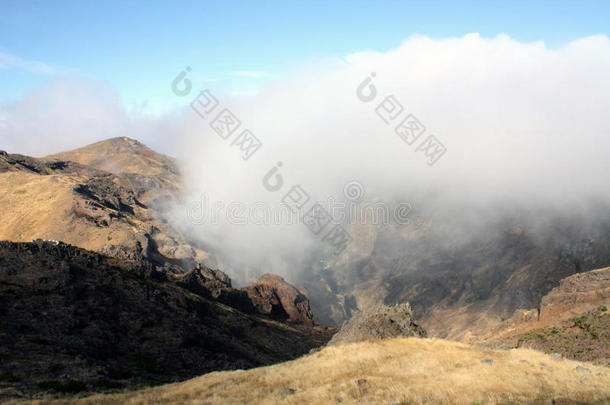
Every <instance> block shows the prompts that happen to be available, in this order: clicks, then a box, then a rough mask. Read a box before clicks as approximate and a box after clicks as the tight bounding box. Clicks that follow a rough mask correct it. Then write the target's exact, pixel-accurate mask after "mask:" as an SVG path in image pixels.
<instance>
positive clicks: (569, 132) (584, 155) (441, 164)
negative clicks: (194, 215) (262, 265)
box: [0, 34, 610, 270]
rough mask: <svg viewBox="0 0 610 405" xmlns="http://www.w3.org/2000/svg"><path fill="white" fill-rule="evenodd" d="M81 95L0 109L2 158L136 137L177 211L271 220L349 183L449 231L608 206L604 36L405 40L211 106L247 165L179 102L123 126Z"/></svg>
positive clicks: (269, 231)
mask: <svg viewBox="0 0 610 405" xmlns="http://www.w3.org/2000/svg"><path fill="white" fill-rule="evenodd" d="M345 61H347V63H345ZM371 72H375V73H376V77H375V78H374V81H373V84H374V85H375V87H376V88H377V91H378V95H377V98H376V99H375V100H374V101H373V102H370V103H364V102H362V101H360V100H359V99H358V98H357V97H356V88H357V87H358V85H359V84H360V83H361V82H362V81H363V80H364V79H365V78H366V77H367V76H368V75H369V74H370V73H371ZM171 79H172V78H168V82H169V81H170V80H171ZM168 86H169V83H168ZM68 88H69V89H71V90H68ZM210 88H211V89H212V91H213V92H214V87H213V86H212V87H210ZM87 89H88V87H87V85H86V84H85V83H72V84H71V85H70V86H68V85H67V84H65V83H64V84H56V85H52V86H49V87H47V88H46V89H43V90H40V91H39V92H36V93H33V94H32V95H30V96H28V97H27V98H26V99H25V100H23V101H22V102H20V103H16V104H12V105H10V106H5V107H4V108H0V116H2V117H4V120H5V123H6V125H5V126H4V127H2V126H0V139H2V144H3V145H4V144H8V145H10V148H8V147H7V148H6V149H9V150H10V151H11V152H22V153H35V154H43V153H51V152H57V151H58V150H61V149H67V148H68V147H76V146H81V145H83V144H86V143H89V142H92V141H95V140H98V139H100V138H104V137H110V136H119V135H126V136H132V137H136V138H139V139H140V140H142V141H143V142H145V143H148V144H150V146H153V147H155V148H157V149H159V150H160V151H162V152H169V153H170V154H177V155H180V156H182V158H183V159H184V162H185V167H186V176H187V181H188V184H189V185H190V187H191V190H190V192H191V196H190V197H187V198H186V201H189V199H196V198H199V193H201V192H206V193H207V194H208V195H209V196H210V198H211V199H212V200H214V201H223V202H225V203H226V204H228V203H230V202H232V201H238V202H244V203H248V204H251V205H252V204H254V203H256V202H266V203H268V204H269V205H273V204H277V203H279V201H280V200H281V197H282V195H283V194H285V192H286V191H287V189H288V188H289V187H290V186H292V185H294V184H299V185H301V186H302V187H304V188H305V189H306V190H307V191H308V192H309V193H310V195H311V198H312V201H313V200H315V199H325V198H326V197H328V196H329V195H335V196H340V194H341V190H342V188H343V185H344V184H345V183H346V182H348V181H350V180H358V181H360V182H361V183H363V184H364V186H365V188H366V190H367V194H368V195H369V196H371V195H376V196H379V197H381V198H382V199H384V200H386V201H391V200H392V199H394V198H398V199H402V200H406V201H409V202H413V203H414V208H415V209H418V208H421V207H422V206H423V207H426V208H429V207H433V206H434V207H437V208H438V209H439V210H446V211H447V212H450V211H451V209H453V210H457V214H452V215H459V216H466V217H472V216H475V217H476V216H477V215H478V214H477V213H478V212H479V211H478V210H479V208H481V207H486V206H491V205H494V204H498V203H500V204H504V205H519V204H520V205H525V206H538V207H541V206H542V207H549V210H550V208H551V207H555V208H557V207H563V208H565V209H585V208H583V207H586V205H585V204H584V203H585V202H586V201H588V199H589V198H591V197H597V198H599V199H601V201H610V189H608V187H607V183H608V179H607V175H608V173H610V159H608V155H609V154H610V121H608V119H607V115H608V111H610V40H609V39H608V38H607V37H606V36H594V37H588V38H582V39H579V40H577V41H573V42H571V43H569V44H566V45H565V46H563V47H561V48H559V49H549V48H548V47H546V46H545V44H544V43H542V42H534V43H522V42H519V41H516V40H513V39H511V38H509V37H508V36H505V35H502V36H498V37H495V38H481V37H480V36H479V35H477V34H469V35H466V36H464V37H460V38H447V39H440V40H434V39H430V38H428V37H425V36H414V37H411V38H408V39H407V40H405V41H404V42H403V43H402V44H401V45H400V46H399V47H397V48H396V49H392V50H390V51H388V52H374V51H367V52H358V53H354V54H351V55H347V56H346V57H345V58H344V59H343V61H340V60H338V59H337V60H335V59H332V60H327V61H315V62H312V63H304V64H303V65H302V66H301V67H300V68H298V69H295V71H294V72H293V74H291V75H286V76H284V77H282V78H277V79H274V80H271V81H269V82H267V84H266V85H265V86H264V87H263V89H262V90H261V91H259V92H258V93H257V94H256V95H254V96H250V97H248V98H231V99H226V98H224V97H223V96H222V95H221V94H219V93H215V95H216V96H218V97H219V98H220V101H221V102H222V107H229V108H231V109H232V111H233V112H234V113H235V114H236V115H237V116H238V118H239V119H240V120H241V121H242V126H243V127H242V128H248V129H250V130H251V131H252V132H253V133H254V134H255V135H256V136H257V137H258V138H259V139H261V140H262V142H263V147H262V148H261V150H260V151H259V152H257V154H256V155H255V156H254V157H252V158H251V159H250V160H248V161H244V160H242V159H241V157H240V153H239V151H238V150H237V149H236V148H235V146H231V140H229V141H225V140H223V139H221V138H220V137H219V136H218V135H216V134H215V133H214V132H213V131H212V130H211V129H210V126H209V121H210V119H209V118H208V119H206V120H203V119H201V118H199V116H198V115H196V114H195V113H194V112H193V111H191V110H190V107H188V105H189V103H190V101H191V100H190V97H185V98H184V100H182V102H183V103H184V106H185V110H184V112H183V113H181V114H176V115H173V116H168V117H165V118H163V119H158V120H153V121H146V120H140V119H137V117H136V118H135V119H134V117H132V116H128V115H127V114H125V113H124V112H123V111H122V110H121V109H120V108H119V107H117V106H118V105H119V103H118V101H117V97H116V95H113V94H112V92H109V91H107V90H100V89H97V90H96V91H89V90H87ZM195 90H196V89H195ZM195 93H196V92H195V91H193V93H192V96H193V97H194V96H195ZM388 95H393V96H394V97H395V98H396V100H398V101H399V102H400V103H401V104H402V105H403V106H404V113H403V115H402V116H403V117H404V114H406V113H412V114H414V115H415V116H416V117H417V118H418V119H419V120H420V121H421V122H422V123H423V124H424V125H425V126H426V131H427V132H426V135H427V134H434V135H435V136H436V137H437V138H438V139H439V140H440V141H441V142H443V143H444V145H445V146H446V147H447V152H446V154H445V155H444V156H443V157H442V158H441V159H440V160H439V161H438V163H436V165H434V166H433V167H429V166H428V165H427V164H426V159H425V156H423V154H422V153H421V152H416V147H415V146H409V145H407V144H406V143H405V142H403V141H402V140H401V139H400V138H399V137H398V136H397V135H396V134H395V133H394V127H395V123H394V124H392V125H388V124H385V123H384V122H383V121H382V120H381V119H380V118H379V117H378V116H377V115H376V113H375V108H376V106H377V105H378V104H379V102H380V101H381V100H382V99H383V98H384V97H385V96H388ZM219 108H221V107H219ZM278 161H282V162H283V167H282V171H281V173H282V175H283V176H284V180H285V187H284V189H283V190H282V191H280V192H277V193H271V192H269V191H267V190H265V189H264V188H263V186H262V177H263V176H264V175H265V173H267V171H268V170H269V169H271V167H273V166H274V165H275V164H276V163H277V162H278ZM431 195H432V196H434V198H431V197H429V196H431ZM424 196H428V197H424ZM454 212H455V211H454ZM176 218H181V219H182V220H183V221H184V220H185V207H179V208H178V209H177V210H176ZM177 220H178V219H177ZM194 231H195V232H196V233H197V236H198V237H200V238H202V239H204V240H206V241H209V242H211V243H213V244H214V245H215V246H218V247H221V248H224V249H225V250H228V251H231V252H233V253H234V254H233V257H238V258H241V259H242V260H243V261H250V262H251V263H256V262H257V261H260V260H262V259H263V258H264V259H268V258H269V257H271V256H273V255H280V256H282V255H283V257H286V256H291V255H292V256H298V254H299V252H303V250H304V249H305V247H306V246H308V243H309V236H308V233H307V230H306V229H304V228H303V227H299V226H292V227H282V226H278V227H269V226H267V227H260V226H251V227H245V226H232V225H230V224H227V223H224V224H219V225H218V226H214V227H211V226H202V227H196V229H195V230H194ZM268 270H272V269H270V268H269V269H268Z"/></svg>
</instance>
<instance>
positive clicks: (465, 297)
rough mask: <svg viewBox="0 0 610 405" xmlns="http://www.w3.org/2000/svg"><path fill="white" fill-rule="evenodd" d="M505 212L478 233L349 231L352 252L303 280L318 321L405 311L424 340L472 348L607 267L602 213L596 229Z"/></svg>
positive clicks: (428, 216)
mask: <svg viewBox="0 0 610 405" xmlns="http://www.w3.org/2000/svg"><path fill="white" fill-rule="evenodd" d="M592 210H593V209H592ZM547 211H550V210H547ZM501 212H502V211H501V210H498V211H497V212H494V213H493V215H496V216H491V215H488V216H487V217H484V218H483V219H480V220H477V221H478V222H477V221H473V222H474V223H478V225H477V226H474V225H472V226H470V225H469V224H467V225H464V224H462V223H460V220H459V219H455V218H453V219H447V218H444V217H439V218H435V216H434V212H424V213H423V214H420V213H418V212H416V211H414V213H413V216H412V218H411V221H410V223H409V224H406V225H392V224H390V225H375V224H370V223H368V224H359V223H355V224H353V225H352V226H351V227H350V229H349V231H350V234H351V235H354V242H352V244H351V245H350V247H349V248H348V249H346V250H345V251H344V252H343V253H342V254H341V255H339V256H337V257H329V258H327V260H325V261H324V263H322V265H320V266H318V267H317V268H314V269H312V271H309V272H307V273H306V274H305V275H304V280H303V284H304V285H305V286H306V287H307V289H308V291H309V292H310V296H311V300H312V308H313V311H314V313H316V314H317V316H318V319H319V320H320V321H321V322H324V323H326V324H334V325H340V324H341V323H342V322H343V321H344V320H346V319H348V318H349V317H350V316H351V314H352V313H354V312H355V311H358V310H361V309H365V308H367V307H370V306H372V305H375V304H377V303H380V302H383V303H386V304H389V305H393V304H396V303H400V302H409V303H410V304H411V305H412V308H413V311H414V314H415V317H416V318H417V319H418V320H419V321H420V322H421V325H422V326H423V327H424V328H425V329H426V330H427V331H428V333H429V334H430V336H436V337H443V338H449V339H455V340H460V341H465V342H478V341H480V339H481V338H482V337H484V336H486V334H487V333H488V332H489V331H490V330H492V329H493V328H495V327H497V326H498V325H501V324H502V323H503V322H504V321H505V320H506V319H509V318H511V317H512V316H513V315H515V314H516V313H517V312H516V311H522V310H525V311H528V310H531V309H537V308H538V306H539V304H540V301H541V299H542V297H544V296H545V295H546V294H547V293H549V292H550V291H551V290H552V289H553V288H554V287H557V286H558V285H559V282H560V280H562V279H564V278H566V277H569V276H571V275H574V274H578V273H582V272H586V271H590V270H593V269H596V268H601V267H605V266H608V265H610V219H609V218H610V210H609V209H607V207H605V206H604V205H600V206H599V207H597V208H595V209H594V210H593V211H592V212H598V213H599V215H596V216H595V220H593V221H592V220H590V216H589V217H585V216H583V217H581V216H580V214H579V213H577V212H572V213H568V214H566V213H552V212H544V213H538V212H536V213H529V214H528V213H524V212H522V211H519V213H520V215H521V216H518V215H516V214H515V215H512V216H510V215H504V216H503V215H500V214H499V213H501ZM513 214H514V213H513ZM481 216H483V214H481ZM588 218H589V219H588ZM545 221H546V222H545Z"/></svg>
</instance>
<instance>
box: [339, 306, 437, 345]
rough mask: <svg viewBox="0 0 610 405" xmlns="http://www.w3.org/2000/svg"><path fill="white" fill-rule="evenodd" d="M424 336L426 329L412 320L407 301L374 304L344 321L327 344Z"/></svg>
mask: <svg viewBox="0 0 610 405" xmlns="http://www.w3.org/2000/svg"><path fill="white" fill-rule="evenodd" d="M400 336H403V337H411V336H415V337H426V331H425V330H424V329H423V328H422V327H421V326H419V325H417V324H416V323H415V322H414V321H413V311H412V310H411V306H410V305H409V304H408V303H404V304H398V305H393V306H388V305H384V304H379V305H376V306H374V307H372V308H370V309H368V310H365V311H363V312H361V313H359V314H357V315H355V316H353V317H352V318H351V319H350V320H349V321H347V322H345V323H344V324H343V326H342V327H341V329H339V332H337V334H335V336H333V338H332V339H331V341H330V342H329V343H328V345H336V344H343V343H353V342H360V341H364V340H369V339H387V338H394V337H400Z"/></svg>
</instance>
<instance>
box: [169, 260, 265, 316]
mask: <svg viewBox="0 0 610 405" xmlns="http://www.w3.org/2000/svg"><path fill="white" fill-rule="evenodd" d="M179 280H180V281H179V282H180V284H181V285H183V286H184V287H185V288H186V289H188V290H190V291H192V292H194V293H195V294H199V295H201V296H203V297H207V298H213V299H216V300H218V301H220V302H222V303H223V304H226V305H229V306H231V307H234V308H237V309H239V310H240V311H243V312H245V313H253V312H255V307H254V305H253V303H252V301H251V300H250V297H248V294H247V293H246V292H245V291H241V290H237V289H234V288H232V287H231V278H230V277H229V276H228V275H227V274H225V273H223V272H222V271H220V270H213V269H210V268H207V267H205V266H202V265H200V264H198V265H197V267H196V268H195V269H193V270H191V271H189V272H188V273H186V274H184V275H183V276H181V277H180V278H179ZM263 314H264V313H263ZM264 315H267V314H264Z"/></svg>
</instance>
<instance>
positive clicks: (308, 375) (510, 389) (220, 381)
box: [32, 338, 610, 405]
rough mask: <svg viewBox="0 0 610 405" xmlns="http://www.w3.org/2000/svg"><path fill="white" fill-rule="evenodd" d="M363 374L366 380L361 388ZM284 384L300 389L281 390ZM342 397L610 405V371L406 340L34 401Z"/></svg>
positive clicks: (313, 400) (203, 403) (534, 355)
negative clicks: (140, 386) (144, 385)
mask: <svg viewBox="0 0 610 405" xmlns="http://www.w3.org/2000/svg"><path fill="white" fill-rule="evenodd" d="M484 360H491V361H492V363H491V364H488V363H489V361H487V362H485V361H484ZM577 367H581V368H583V367H584V368H586V370H583V369H580V370H579V369H577ZM587 370H588V371H589V372H588V371H587ZM361 379H364V380H366V383H363V384H361V385H360V386H359V385H358V384H356V380H361ZM283 388H292V389H294V390H295V392H294V393H292V394H286V393H284V394H282V393H281V391H282V389H283ZM339 398H340V403H342V404H355V403H371V404H423V403H426V404H431V403H432V404H475V403H482V404H500V403H505V404H514V403H549V404H550V403H553V402H552V400H555V402H554V403H557V404H561V403H563V404H565V403H595V404H602V403H610V369H608V368H604V367H597V366H593V365H591V364H588V363H579V362H574V361H568V360H555V359H553V358H551V357H550V356H547V355H544V354H542V353H539V352H535V351H532V350H523V349H515V350H510V351H494V350H487V349H479V348H475V347H473V346H468V345H465V344H462V343H456V342H450V341H445V340H439V339H418V338H408V339H404V338H401V339H392V340H383V341H372V342H363V343H354V344H349V345H343V346H333V347H328V348H325V349H323V350H321V351H319V352H316V353H313V354H311V355H308V356H305V357H302V358H300V359H297V360H294V361H290V362H286V363H282V364H277V365H274V366H269V367H261V368H257V369H252V370H248V371H241V370H239V371H234V372H214V373H210V374H207V375H204V376H202V377H198V378H194V379H192V380H189V381H185V382H182V383H176V384H170V385H165V386H160V387H155V388H148V389H143V390H140V391H134V392H126V393H121V394H112V395H95V396H92V397H88V398H80V399H70V400H68V399H65V400H54V401H51V400H41V401H35V402H32V403H37V404H44V403H52V404H56V405H59V404H132V405H136V404H200V405H208V404H209V405H214V404H261V405H264V404H294V405H296V404H299V405H301V404H336V403H339Z"/></svg>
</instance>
